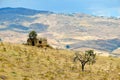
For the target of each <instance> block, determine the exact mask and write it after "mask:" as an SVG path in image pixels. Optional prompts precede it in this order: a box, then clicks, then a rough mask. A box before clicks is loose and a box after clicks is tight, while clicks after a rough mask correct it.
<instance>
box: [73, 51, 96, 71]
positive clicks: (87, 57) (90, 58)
mask: <svg viewBox="0 0 120 80" xmlns="http://www.w3.org/2000/svg"><path fill="white" fill-rule="evenodd" d="M75 55H76V56H75V57H74V62H75V61H76V60H79V61H80V63H81V65H82V71H84V67H85V64H86V63H89V64H93V63H95V61H96V54H95V53H94V51H93V50H88V51H85V53H84V54H79V52H76V53H75Z"/></svg>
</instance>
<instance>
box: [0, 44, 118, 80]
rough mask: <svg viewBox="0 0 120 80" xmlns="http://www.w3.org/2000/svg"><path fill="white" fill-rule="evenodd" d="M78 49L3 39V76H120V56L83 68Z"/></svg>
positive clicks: (110, 79) (44, 79)
mask: <svg viewBox="0 0 120 80" xmlns="http://www.w3.org/2000/svg"><path fill="white" fill-rule="evenodd" d="M73 57H74V52H73V51H69V50H56V49H47V50H45V49H41V48H37V47H30V46H24V45H19V44H10V43H0V80H1V79H2V80H120V64H119V63H120V58H113V57H100V56H97V61H96V63H95V64H94V65H86V66H85V72H82V71H81V65H80V63H79V62H76V63H74V62H73Z"/></svg>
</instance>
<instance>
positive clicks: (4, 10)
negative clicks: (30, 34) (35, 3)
mask: <svg viewBox="0 0 120 80" xmlns="http://www.w3.org/2000/svg"><path fill="white" fill-rule="evenodd" d="M50 13H53V12H49V11H40V10H33V9H26V8H11V7H6V8H0V15H4V14H12V15H17V14H18V15H35V14H50Z"/></svg>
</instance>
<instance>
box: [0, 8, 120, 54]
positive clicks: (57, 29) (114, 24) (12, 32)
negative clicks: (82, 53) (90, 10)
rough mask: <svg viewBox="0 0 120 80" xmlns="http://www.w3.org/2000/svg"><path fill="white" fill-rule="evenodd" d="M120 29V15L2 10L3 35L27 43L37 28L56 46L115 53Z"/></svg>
mask: <svg viewBox="0 0 120 80" xmlns="http://www.w3.org/2000/svg"><path fill="white" fill-rule="evenodd" d="M119 29H120V18H113V17H111V18H106V17H97V16H91V15H87V14H81V13H78V14H77V13H76V14H57V13H53V12H49V11H39V10H32V9H26V8H1V9H0V37H1V39H2V40H3V41H6V42H13V43H25V42H26V39H27V37H28V33H29V32H30V31H32V30H35V31H37V33H38V36H40V37H46V38H48V42H49V44H51V45H53V46H54V47H59V48H65V46H66V45H70V48H71V49H76V48H83V47H86V48H94V49H98V50H104V51H108V52H112V51H113V50H115V49H117V48H118V47H120V45H119V44H118V43H120V30H119ZM76 44H77V45H76Z"/></svg>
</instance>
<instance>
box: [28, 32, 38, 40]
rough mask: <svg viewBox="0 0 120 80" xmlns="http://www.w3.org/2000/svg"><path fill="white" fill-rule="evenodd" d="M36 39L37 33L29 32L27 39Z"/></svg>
mask: <svg viewBox="0 0 120 80" xmlns="http://www.w3.org/2000/svg"><path fill="white" fill-rule="evenodd" d="M36 37H37V33H36V32H35V31H31V32H30V33H29V38H30V39H35V38H36Z"/></svg>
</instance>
